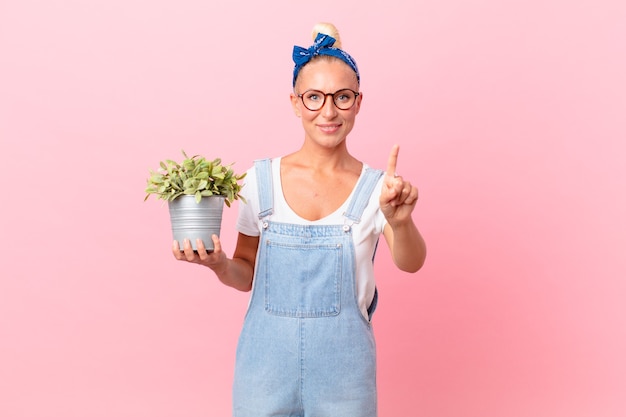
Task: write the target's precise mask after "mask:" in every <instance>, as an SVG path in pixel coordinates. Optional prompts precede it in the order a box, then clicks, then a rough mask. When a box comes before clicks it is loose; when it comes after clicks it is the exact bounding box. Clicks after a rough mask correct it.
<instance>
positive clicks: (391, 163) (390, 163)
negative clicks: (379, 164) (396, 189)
mask: <svg viewBox="0 0 626 417" xmlns="http://www.w3.org/2000/svg"><path fill="white" fill-rule="evenodd" d="M399 152H400V145H393V147H392V148H391V153H390V154H389V159H388V160H387V175H389V176H390V177H392V178H393V177H395V176H396V165H398V153H399Z"/></svg>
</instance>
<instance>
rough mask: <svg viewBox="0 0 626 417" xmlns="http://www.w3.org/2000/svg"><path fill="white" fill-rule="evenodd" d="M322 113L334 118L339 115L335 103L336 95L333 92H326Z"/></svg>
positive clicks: (328, 117)
mask: <svg viewBox="0 0 626 417" xmlns="http://www.w3.org/2000/svg"><path fill="white" fill-rule="evenodd" d="M321 113H322V114H323V115H324V117H326V118H327V119H332V118H333V117H335V116H336V115H337V106H336V105H335V97H334V96H333V95H332V94H326V95H325V96H324V104H323V105H322V111H321Z"/></svg>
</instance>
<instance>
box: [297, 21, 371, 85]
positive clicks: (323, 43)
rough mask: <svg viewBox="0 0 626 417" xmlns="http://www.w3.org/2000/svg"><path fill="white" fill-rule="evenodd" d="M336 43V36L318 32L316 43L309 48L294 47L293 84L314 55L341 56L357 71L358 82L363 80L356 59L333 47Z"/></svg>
mask: <svg viewBox="0 0 626 417" xmlns="http://www.w3.org/2000/svg"><path fill="white" fill-rule="evenodd" d="M334 44H335V38H333V37H332V36H329V35H325V34H323V33H318V34H317V36H316V37H315V43H314V44H313V45H311V46H310V47H309V48H308V49H305V48H302V47H301V46H294V47H293V62H295V63H296V66H295V67H294V69H293V85H294V87H295V85H296V78H298V73H299V72H300V70H301V69H302V67H303V66H305V65H306V64H307V63H308V62H309V61H310V60H311V59H313V57H315V56H317V55H328V56H334V57H335V58H339V59H340V60H342V61H343V62H345V63H346V64H348V66H349V67H350V68H352V70H353V71H354V72H355V73H356V79H357V82H359V83H360V82H361V77H360V76H359V69H358V68H357V66H356V61H354V59H352V57H351V56H350V55H349V54H348V53H347V52H346V51H343V50H341V49H339V48H333V45H334Z"/></svg>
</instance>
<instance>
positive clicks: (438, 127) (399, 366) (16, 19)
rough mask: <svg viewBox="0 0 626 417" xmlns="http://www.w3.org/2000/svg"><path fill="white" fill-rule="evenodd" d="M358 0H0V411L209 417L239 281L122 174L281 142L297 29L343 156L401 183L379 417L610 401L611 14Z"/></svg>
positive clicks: (620, 74) (477, 0) (618, 213)
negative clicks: (359, 97)
mask: <svg viewBox="0 0 626 417" xmlns="http://www.w3.org/2000/svg"><path fill="white" fill-rule="evenodd" d="M373 3H374V2H372V3H366V2H363V1H361V0H351V1H341V2H338V1H335V0H320V1H314V2H294V1H287V0H283V1H273V2H271V1H270V2H260V1H237V0H235V1H230V2H217V1H199V0H178V1H165V0H151V1H146V0H90V1H79V0H66V1H62V0H59V1H51V0H19V1H9V0H0V156H1V167H2V170H1V177H2V181H1V182H2V194H3V198H2V203H1V207H2V209H1V216H0V227H1V231H2V240H1V241H0V261H1V271H0V273H1V275H2V279H1V280H0V416H3V417H48V416H64V417H85V416H89V417H100V416H102V417H111V416H116V417H139V416H146V417H165V416H186V417H196V416H198V417H199V416H227V415H229V410H230V385H231V382H232V369H233V361H234V354H235V345H236V341H237V336H238V333H239V329H240V326H241V322H242V318H243V314H244V312H245V309H246V305H247V300H248V294H244V293H238V292H236V291H234V290H231V289H229V288H226V287H223V286H222V285H221V284H219V283H218V281H217V280H216V279H215V278H214V276H212V274H211V273H210V272H209V271H208V270H206V269H202V268H199V267H196V266H193V265H187V264H182V263H177V262H176V261H175V260H174V259H173V257H172V256H171V254H170V241H171V236H170V231H169V219H168V214H167V208H166V207H165V206H163V205H162V204H161V203H160V202H157V200H151V201H148V202H146V203H144V202H143V201H142V200H143V197H144V194H143V189H144V186H145V178H146V177H147V174H148V170H149V169H151V168H156V167H157V165H158V161H159V160H161V159H165V158H178V156H179V155H180V149H185V150H186V151H188V153H192V154H193V153H203V154H206V155H208V156H211V157H212V156H221V157H222V158H223V159H224V160H225V161H226V162H234V161H236V164H235V167H236V169H237V170H239V171H243V170H245V169H247V168H248V167H249V166H250V164H251V163H252V161H253V159H255V158H259V157H264V156H277V155H281V154H285V153H288V152H291V151H293V150H295V149H297V147H298V146H299V145H300V143H301V141H302V130H301V126H300V124H299V119H297V118H296V117H294V116H293V115H292V113H291V109H290V106H289V101H288V94H289V92H290V87H291V71H292V62H291V49H292V47H293V44H294V43H297V44H299V45H304V46H306V45H308V44H309V43H310V41H309V30H310V28H311V27H312V25H313V23H315V22H316V21H318V20H329V21H333V22H335V23H336V24H337V26H338V27H339V29H340V30H341V32H342V34H343V41H344V46H345V48H346V49H347V50H348V51H350V53H352V54H353V55H354V56H355V57H356V58H357V61H358V63H359V66H360V68H361V71H362V79H363V83H362V90H363V91H364V101H363V107H362V111H361V113H360V115H359V116H358V119H357V126H356V128H355V130H354V131H353V133H352V135H351V136H350V138H349V144H350V148H351V149H352V151H353V153H354V154H355V155H356V156H358V157H359V158H361V159H363V160H366V161H367V162H369V163H370V164H371V165H374V166H378V167H384V165H385V162H386V157H387V154H388V151H389V149H390V148H391V146H392V144H393V143H395V142H397V143H399V144H400V145H401V151H400V158H399V166H398V171H399V172H400V173H401V174H402V175H404V176H405V177H407V178H410V179H412V181H414V182H415V183H416V184H417V185H418V186H419V188H420V193H421V198H420V202H419V204H418V206H417V209H416V211H415V219H416V221H417V222H418V224H419V226H420V228H421V230H422V232H423V234H424V236H425V238H426V240H427V242H428V248H429V255H428V259H427V262H426V265H425V266H424V268H423V269H422V270H421V271H420V272H419V273H418V274H417V275H407V274H403V273H401V272H398V271H396V270H395V269H394V268H392V267H391V263H390V261H389V253H388V250H387V248H386V246H384V245H383V246H382V249H381V250H380V252H379V257H378V260H377V264H376V268H377V272H378V280H379V287H380V290H381V305H380V310H379V311H378V313H377V317H376V318H375V329H376V332H377V337H378V348H379V385H380V414H381V416H383V417H391V416H429V417H433V416H434V417H448V416H449V417H452V416H455V417H456V416H463V417H468V416H475V417H501V416H507V417H517V416H520V417H521V416H524V417H526V416H527V417H543V416H546V417H554V416H567V417H578V416H594V417H596V416H599V417H607V416H611V417H613V416H623V415H625V413H626V399H625V398H624V397H625V396H624V395H623V394H624V392H625V391H626V355H625V353H624V352H626V307H625V304H626V283H625V279H624V278H625V277H626V256H624V254H623V252H624V249H626V238H625V236H626V222H625V221H624V219H623V216H624V213H625V212H626V197H625V192H626V187H625V182H626V181H625V180H626V169H625V168H624V161H623V160H624V155H625V151H626V149H625V148H626V146H625V145H624V140H625V139H626V81H625V74H626V47H625V45H626V43H625V40H626V3H625V2H623V1H621V0H614V1H608V0H604V1H598V0H574V1H566V0H548V1H546V0H530V1H521V0H519V1H515V0H513V1H502V0H474V1H465V0H443V1H431V2H425V1H405V0H390V1H385V2H384V3H382V4H377V5H373ZM235 216H236V209H231V210H227V211H226V215H225V219H224V229H225V230H224V231H223V241H224V244H225V247H226V250H228V251H229V252H230V253H232V249H233V246H234V240H235V237H236V236H235V232H234V230H233V225H234V221H235Z"/></svg>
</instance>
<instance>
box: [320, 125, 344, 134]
mask: <svg viewBox="0 0 626 417" xmlns="http://www.w3.org/2000/svg"><path fill="white" fill-rule="evenodd" d="M317 127H318V128H319V129H320V130H321V131H322V132H324V133H335V132H336V131H338V130H339V128H340V127H341V124H337V123H327V124H318V125H317Z"/></svg>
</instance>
